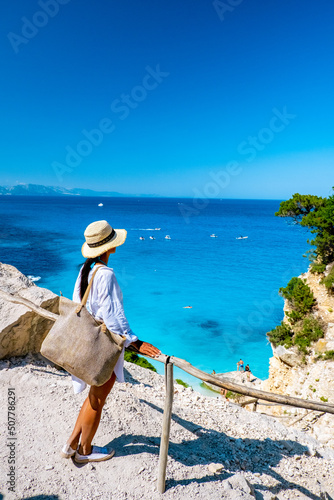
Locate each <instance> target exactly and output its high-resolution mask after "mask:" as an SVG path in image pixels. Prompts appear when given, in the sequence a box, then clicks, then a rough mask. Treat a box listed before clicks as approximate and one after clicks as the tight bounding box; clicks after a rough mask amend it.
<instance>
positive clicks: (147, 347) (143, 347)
mask: <svg viewBox="0 0 334 500" xmlns="http://www.w3.org/2000/svg"><path fill="white" fill-rule="evenodd" d="M129 347H134V349H135V350H136V351H137V352H139V353H140V354H144V355H145V356H150V357H151V358H155V357H156V356H159V354H161V351H160V350H159V349H158V348H157V347H154V345H152V344H149V343H148V342H143V341H142V340H139V339H138V340H136V341H135V342H132V343H131V344H130V346H129Z"/></svg>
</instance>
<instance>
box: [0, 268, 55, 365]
mask: <svg viewBox="0 0 334 500" xmlns="http://www.w3.org/2000/svg"><path fill="white" fill-rule="evenodd" d="M0 289H1V290H3V291H5V292H7V293H12V294H18V295H20V296H21V297H23V298H25V299H28V300H30V301H31V302H34V303H35V304H37V305H38V306H41V307H43V308H44V309H47V310H49V311H51V312H54V313H58V304H59V297H58V296H57V295H55V294H54V293H52V292H50V290H47V289H45V288H40V287H38V286H36V285H35V284H34V283H33V282H32V281H31V280H30V279H29V278H27V277H26V276H24V275H23V274H22V273H20V271H18V270H17V269H16V268H15V267H13V266H10V265H8V264H2V263H0ZM52 325H53V322H52V321H50V320H48V319H45V318H42V317H41V316H39V315H38V314H36V313H35V312H33V311H31V310H30V309H28V308H27V307H25V306H23V305H19V304H13V303H11V302H8V301H6V300H4V299H2V298H1V297H0V359H3V358H9V357H11V356H22V355H25V354H27V353H29V352H32V353H34V352H39V351H40V347H41V344H42V342H43V340H44V338H45V336H46V335H47V333H48V331H49V330H50V328H51V326H52Z"/></svg>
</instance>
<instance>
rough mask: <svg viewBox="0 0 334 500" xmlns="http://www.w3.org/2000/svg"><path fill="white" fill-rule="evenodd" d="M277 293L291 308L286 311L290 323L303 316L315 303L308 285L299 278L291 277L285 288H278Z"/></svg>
mask: <svg viewBox="0 0 334 500" xmlns="http://www.w3.org/2000/svg"><path fill="white" fill-rule="evenodd" d="M279 293H280V295H281V296H282V297H284V298H285V299H286V300H287V301H288V303H289V305H290V307H291V308H292V311H291V312H287V313H286V316H287V317H288V318H289V320H290V323H291V324H292V325H293V324H295V323H296V322H297V321H300V320H301V319H302V318H304V317H305V316H306V315H307V314H308V313H309V312H310V311H311V310H312V309H313V308H314V306H315V304H316V300H315V298H314V295H313V293H312V291H311V289H310V287H309V286H308V285H307V284H306V281H303V280H302V279H300V278H296V277H295V278H292V279H291V280H290V281H289V283H288V284H287V286H286V287H285V288H283V287H282V288H280V289H279Z"/></svg>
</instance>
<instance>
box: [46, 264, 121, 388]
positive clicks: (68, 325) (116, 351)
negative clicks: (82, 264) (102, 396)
mask: <svg viewBox="0 0 334 500" xmlns="http://www.w3.org/2000/svg"><path fill="white" fill-rule="evenodd" d="M99 267H101V266H96V269H95V270H94V272H93V276H92V278H91V280H90V282H89V285H88V287H87V290H86V292H85V295H84V296H83V298H82V301H81V304H77V303H75V302H73V301H72V300H69V299H67V298H66V297H60V302H59V319H57V320H56V322H55V324H54V325H53V327H52V328H51V330H50V331H49V333H48V334H47V336H46V337H45V339H44V341H43V343H42V346H41V354H42V355H43V356H44V357H45V358H47V359H49V360H50V361H52V362H53V363H55V364H56V365H59V366H61V367H62V368H64V369H65V370H66V371H67V372H69V373H71V374H72V375H75V376H76V377H78V378H80V379H81V380H83V381H84V382H86V383H87V384H89V385H103V384H104V383H105V382H107V380H109V379H110V377H111V375H112V372H113V370H114V368H115V365H116V363H117V360H118V358H119V356H120V354H121V352H122V349H123V345H124V342H125V336H124V335H118V334H116V333H113V332H110V331H109V330H108V329H107V327H106V325H105V324H104V323H101V322H98V321H96V320H95V319H94V317H93V316H92V315H91V314H90V313H89V312H88V311H87V309H86V302H87V299H88V295H89V292H90V289H91V287H92V284H93V279H94V276H95V274H96V272H97V270H98V268H99Z"/></svg>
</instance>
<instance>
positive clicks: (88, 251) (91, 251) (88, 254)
mask: <svg viewBox="0 0 334 500" xmlns="http://www.w3.org/2000/svg"><path fill="white" fill-rule="evenodd" d="M114 231H115V234H114V236H113V237H112V239H111V240H109V241H108V242H107V243H105V244H104V245H100V246H98V247H95V248H92V247H90V246H89V245H88V244H87V242H85V243H84V244H83V245H82V247H81V253H82V255H83V256H84V257H85V258H86V259H89V258H90V259H94V258H95V257H98V256H99V255H102V254H104V253H105V252H107V250H110V249H111V248H115V247H119V246H120V245H123V243H124V242H125V240H126V235H127V231H126V230H125V229H114Z"/></svg>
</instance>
